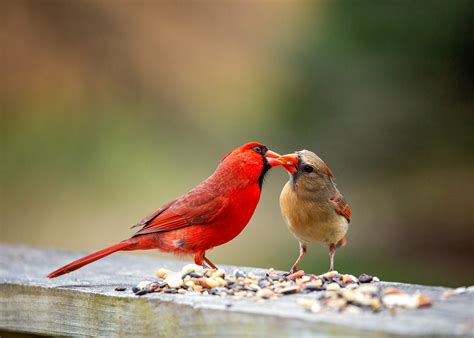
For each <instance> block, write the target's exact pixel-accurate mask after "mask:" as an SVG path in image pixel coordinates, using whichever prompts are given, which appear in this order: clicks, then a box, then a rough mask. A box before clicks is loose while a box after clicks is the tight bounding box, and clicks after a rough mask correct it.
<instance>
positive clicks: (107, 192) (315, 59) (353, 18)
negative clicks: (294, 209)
mask: <svg viewBox="0 0 474 338" xmlns="http://www.w3.org/2000/svg"><path fill="white" fill-rule="evenodd" d="M0 18H1V20H0V22H2V29H1V30H0V39H1V40H0V41H1V49H2V53H1V54H2V62H1V65H0V72H1V81H0V95H1V96H0V98H1V106H2V115H1V157H2V159H1V201H0V204H1V232H0V235H1V241H2V242H7V243H23V244H28V245H34V246H39V247H49V248H63V249H75V250H85V251H91V250H95V249H100V248H102V247H104V246H106V245H109V244H112V243H115V242H117V241H120V240H122V239H125V238H128V236H130V235H131V234H132V233H133V231H132V230H129V228H128V226H129V225H131V224H134V223H135V222H136V221H137V220H139V219H141V218H142V217H143V216H145V215H146V214H148V213H149V212H151V211H153V210H155V209H156V208H157V207H159V206H160V205H161V204H163V203H164V202H166V201H168V200H170V199H172V198H174V197H176V196H178V195H180V194H182V193H184V192H186V191H188V190H189V189H191V188H193V187H194V186H195V185H196V184H197V183H199V182H200V181H201V180H203V179H204V178H206V177H207V176H209V175H210V174H211V173H212V171H213V170H214V168H215V167H216V165H217V163H218V160H219V158H220V157H221V156H222V155H223V154H225V153H227V152H228V151H229V150H230V149H233V148H234V147H236V146H239V145H240V144H242V143H244V142H247V141H251V140H258V141H262V142H264V143H265V144H267V145H268V146H269V147H270V148H271V149H273V150H275V151H278V152H280V153H287V152H291V151H294V150H299V149H302V148H306V149H310V150H313V151H315V152H316V153H317V154H319V155H320V156H321V157H322V158H323V159H324V160H325V161H326V162H327V163H328V164H329V166H330V167H331V168H332V171H333V172H334V173H335V175H336V177H337V182H338V185H339V188H340V189H341V191H342V192H343V193H344V194H345V196H346V197H347V199H348V200H349V202H350V203H351V205H352V210H353V221H352V223H351V227H350V232H349V236H348V239H349V245H348V246H346V247H345V248H342V249H340V250H339V251H338V252H337V255H336V267H337V269H338V270H339V271H344V272H349V273H353V274H356V275H358V274H360V273H362V272H366V273H369V274H375V275H378V276H379V277H381V278H382V279H385V280H397V281H404V282H415V283H427V284H444V285H452V286H455V285H463V284H472V282H473V280H474V269H472V262H473V261H474V250H473V239H474V228H473V225H474V224H473V223H474V222H473V221H474V219H473V215H474V212H473V210H474V208H473V207H474V201H473V196H474V195H473V193H474V186H473V178H474V177H473V176H474V174H473V157H472V155H473V153H472V147H473V136H472V135H473V118H472V116H473V108H474V101H473V95H472V93H473V89H474V88H473V87H474V86H473V84H474V81H473V79H474V70H473V63H472V55H473V53H472V52H473V36H474V35H473V34H472V23H473V22H474V6H473V2H472V1H470V0H466V1H461V0H454V1H444V0H440V1H436V0H430V1H404V0H401V1H363V0H361V1H311V2H297V1H262V2H257V1H223V2H220V1H196V2H191V1H176V2H174V1H156V2H153V1H121V0H119V1H98V0H97V1H96V0H94V1H92V0H91V1H85V0H78V1H59V0H58V1H49V0H44V1H22V0H16V1H10V0H4V1H2V2H1V4H0ZM287 178H288V177H287V174H286V173H285V172H284V171H283V170H282V169H277V170H274V171H272V172H271V173H270V175H269V177H268V179H267V180H266V183H265V186H264V192H263V196H262V199H261V202H260V204H259V207H258V209H257V211H256V213H255V215H254V217H253V219H252V221H251V222H250V224H249V225H248V226H247V228H246V229H245V231H244V232H243V233H242V234H241V235H240V236H239V237H238V238H236V239H235V240H234V241H232V242H230V243H228V244H226V245H224V246H221V247H219V248H216V249H214V250H212V251H211V252H210V253H209V257H210V258H211V259H212V260H213V261H215V262H216V263H221V264H223V263H226V264H239V265H247V266H261V267H268V268H269V267H274V268H276V269H288V268H289V267H290V266H291V264H292V263H293V261H294V259H295V258H296V256H297V254H298V244H297V242H296V240H295V239H294V238H293V237H292V236H291V235H290V234H289V233H288V231H287V230H286V227H285V225H284V222H283V220H282V218H281V216H280V211H279V206H278V198H279V193H280V190H281V188H282V186H283V184H284V183H285V182H286V180H287ZM145 254H151V255H162V256H164V257H168V258H171V256H169V255H165V254H160V253H152V252H147V253H145ZM328 264H329V262H328V255H327V249H326V248H325V247H323V246H321V245H317V244H314V245H311V246H310V248H309V254H308V255H307V256H306V258H305V259H304V262H303V264H302V266H301V267H302V268H304V269H305V270H306V271H307V272H313V273H320V272H323V271H326V270H327V268H328Z"/></svg>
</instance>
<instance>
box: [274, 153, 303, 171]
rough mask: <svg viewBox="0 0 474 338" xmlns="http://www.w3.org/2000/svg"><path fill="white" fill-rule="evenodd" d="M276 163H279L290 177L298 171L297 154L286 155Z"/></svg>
mask: <svg viewBox="0 0 474 338" xmlns="http://www.w3.org/2000/svg"><path fill="white" fill-rule="evenodd" d="M278 161H280V162H281V165H282V166H283V167H284V168H285V169H286V170H287V171H288V172H289V173H290V174H292V175H294V174H296V172H297V171H298V163H299V159H298V155H297V154H286V155H283V156H280V157H279V158H278Z"/></svg>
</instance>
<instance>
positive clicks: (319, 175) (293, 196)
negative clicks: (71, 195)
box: [280, 150, 351, 273]
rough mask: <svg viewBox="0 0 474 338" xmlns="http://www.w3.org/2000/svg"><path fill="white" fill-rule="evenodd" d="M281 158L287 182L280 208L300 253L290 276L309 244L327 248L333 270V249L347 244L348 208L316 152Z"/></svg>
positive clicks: (281, 196) (334, 251) (303, 151)
mask: <svg viewBox="0 0 474 338" xmlns="http://www.w3.org/2000/svg"><path fill="white" fill-rule="evenodd" d="M281 159H282V160H283V161H284V162H285V164H284V165H283V166H284V167H285V169H286V170H288V172H289V173H290V180H289V181H288V182H287V183H286V184H285V186H284V187H283V190H282V191H281V195H280V208H281V212H282V215H283V218H284V219H285V221H286V223H287V225H288V229H289V230H290V232H291V233H292V234H293V235H294V236H295V237H296V239H297V240H298V241H299V243H300V254H299V256H298V259H297V260H296V262H295V263H294V264H293V266H292V268H291V273H293V272H295V271H296V270H297V265H298V263H299V262H300V260H301V258H302V257H303V256H304V254H305V253H306V244H307V243H308V242H323V243H327V244H328V245H329V256H330V267H329V270H330V271H332V270H334V254H335V253H336V247H339V246H342V245H345V244H346V243H347V240H346V238H345V236H346V233H347V230H348V226H349V222H350V220H351V209H350V207H349V205H348V204H347V202H346V200H345V199H344V197H343V196H342V195H341V193H340V192H339V190H338V189H337V188H336V185H335V184H334V175H333V174H332V172H331V170H330V169H329V167H328V166H327V165H326V163H324V162H323V160H321V159H320V158H319V157H318V156H317V155H316V154H315V153H313V152H311V151H308V150H301V151H298V152H296V153H294V154H288V155H283V156H282V157H281Z"/></svg>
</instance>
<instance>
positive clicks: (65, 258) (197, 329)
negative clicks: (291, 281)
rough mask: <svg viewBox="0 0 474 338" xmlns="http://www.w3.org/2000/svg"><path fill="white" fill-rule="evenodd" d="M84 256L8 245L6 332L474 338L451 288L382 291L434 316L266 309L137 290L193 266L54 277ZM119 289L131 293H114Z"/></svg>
mask: <svg viewBox="0 0 474 338" xmlns="http://www.w3.org/2000/svg"><path fill="white" fill-rule="evenodd" d="M81 255H82V253H77V252H64V251H54V250H40V249H32V248H28V247H23V246H11V245H0V331H1V330H10V331H22V332H30V333H39V334H58V335H89V336H111V335H114V336H115V335H123V336H125V335H127V336H128V335H133V336H150V335H164V336H190V335H213V336H214V335H217V336H221V335H238V336H250V335H251V336H254V335H277V336H282V335H283V336H298V337H301V336H310V335H311V336H327V335H361V336H392V335H394V336H395V335H419V336H455V335H474V333H473V325H474V296H473V295H472V294H462V295H458V296H454V297H451V298H449V299H447V300H442V301H441V300H440V296H441V294H442V293H443V292H444V291H446V290H448V289H447V288H442V287H426V286H419V285H409V284H399V283H381V285H383V286H394V287H397V288H401V289H404V290H407V291H408V292H410V293H413V292H414V291H416V290H420V291H421V292H423V293H425V294H427V295H428V296H430V297H432V298H433V299H434V301H435V304H434V306H433V307H432V308H429V309H418V310H405V311H401V312H399V313H398V314H397V315H395V316H392V315H390V314H389V313H387V312H382V313H378V314H373V313H362V314H335V313H318V314H315V313H308V312H306V311H305V310H304V309H303V308H301V307H300V306H299V305H298V304H297V303H296V299H297V298H299V297H302V295H291V296H285V297H282V298H280V299H276V300H267V301H262V302H257V301H252V300H234V299H231V298H221V297H216V296H203V295H179V294H149V295H146V296H143V297H137V296H135V295H133V293H132V292H131V287H132V286H134V285H136V284H137V283H138V282H140V281H142V280H144V279H153V274H154V271H155V270H156V269H157V268H158V267H166V268H169V269H171V270H179V269H180V268H181V266H182V265H183V264H184V263H183V262H176V261H165V260H159V259H153V258H148V257H138V256H132V255H130V256H129V255H113V256H111V257H108V258H106V259H104V260H101V261H99V262H96V263H94V264H92V265H90V266H88V267H86V268H83V269H81V270H78V271H77V272H74V273H72V274H69V275H66V276H64V277H60V278H58V279H54V280H48V279H47V278H46V277H45V276H46V275H47V273H49V272H50V271H51V270H53V269H55V268H57V267H58V266H60V265H62V264H65V263H68V262H69V261H71V260H73V259H75V258H78V257H80V256H81ZM224 268H225V269H226V270H227V271H231V270H233V268H234V267H224ZM240 269H242V270H244V271H253V272H254V273H257V274H263V273H264V271H263V270H258V269H251V268H240ZM118 286H125V287H127V291H125V292H117V291H114V289H115V287H118ZM304 297H311V295H304Z"/></svg>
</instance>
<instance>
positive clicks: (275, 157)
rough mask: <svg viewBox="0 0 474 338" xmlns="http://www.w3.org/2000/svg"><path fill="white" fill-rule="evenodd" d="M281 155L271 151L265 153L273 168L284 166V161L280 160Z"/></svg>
mask: <svg viewBox="0 0 474 338" xmlns="http://www.w3.org/2000/svg"><path fill="white" fill-rule="evenodd" d="M280 157H281V155H280V154H277V153H275V152H274V151H271V150H270V149H269V150H267V152H266V153H265V158H266V159H267V162H268V164H269V165H270V166H271V167H278V166H279V165H283V163H282V161H281V160H280Z"/></svg>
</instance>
